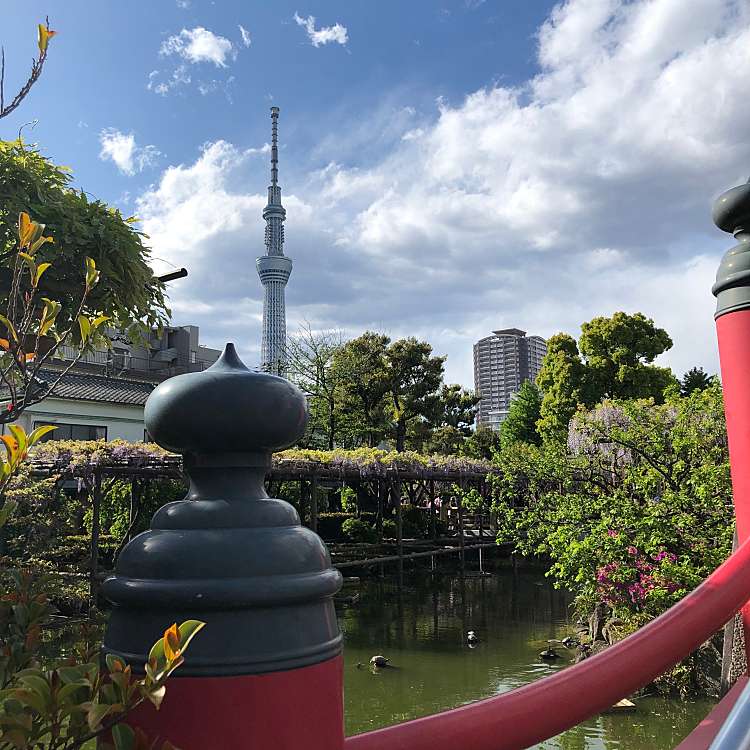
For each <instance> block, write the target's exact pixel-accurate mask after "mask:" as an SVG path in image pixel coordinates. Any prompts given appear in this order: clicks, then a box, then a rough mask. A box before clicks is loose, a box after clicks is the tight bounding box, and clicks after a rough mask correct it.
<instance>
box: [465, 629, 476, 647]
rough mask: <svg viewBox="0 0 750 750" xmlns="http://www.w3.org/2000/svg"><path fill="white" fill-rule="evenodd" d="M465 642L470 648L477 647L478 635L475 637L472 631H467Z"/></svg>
mask: <svg viewBox="0 0 750 750" xmlns="http://www.w3.org/2000/svg"><path fill="white" fill-rule="evenodd" d="M466 642H467V643H468V644H469V645H470V646H476V645H477V643H479V636H478V635H477V634H476V633H475V632H474V631H473V630H470V631H469V632H468V633H467V634H466Z"/></svg>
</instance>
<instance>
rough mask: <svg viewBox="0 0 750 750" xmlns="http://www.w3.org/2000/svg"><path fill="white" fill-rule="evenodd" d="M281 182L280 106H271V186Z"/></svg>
mask: <svg viewBox="0 0 750 750" xmlns="http://www.w3.org/2000/svg"><path fill="white" fill-rule="evenodd" d="M278 184H279V108H278V107H271V186H272V187H276V186H277V185H278Z"/></svg>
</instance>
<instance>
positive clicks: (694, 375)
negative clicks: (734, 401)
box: [680, 367, 716, 396]
mask: <svg viewBox="0 0 750 750" xmlns="http://www.w3.org/2000/svg"><path fill="white" fill-rule="evenodd" d="M715 381H716V376H715V375H709V374H708V373H707V372H706V371H705V370H704V369H703V368H702V367H692V368H691V369H689V370H688V371H687V372H686V373H685V374H684V375H683V376H682V380H681V381H680V393H681V394H682V395H683V396H689V395H690V394H691V393H692V392H693V391H703V390H705V389H706V388H708V387H709V386H710V385H711V384H712V383H714V382H715Z"/></svg>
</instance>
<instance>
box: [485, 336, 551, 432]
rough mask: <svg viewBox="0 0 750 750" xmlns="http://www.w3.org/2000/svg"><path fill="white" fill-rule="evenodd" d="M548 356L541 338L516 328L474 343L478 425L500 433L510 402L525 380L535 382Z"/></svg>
mask: <svg viewBox="0 0 750 750" xmlns="http://www.w3.org/2000/svg"><path fill="white" fill-rule="evenodd" d="M546 353H547V343H546V342H545V340H544V339H543V338H542V337H541V336H527V335H526V331H521V330H519V329H518V328H504V329H502V330H500V331H493V333H492V336H487V337H486V338H483V339H480V340H479V341H477V343H476V344H474V390H475V391H476V393H477V395H478V396H479V397H480V401H479V412H478V414H477V423H478V424H482V425H486V426H487V427H491V428H492V429H493V430H499V429H500V425H501V424H502V422H503V420H504V419H505V418H506V417H507V416H508V410H509V409H510V401H511V398H512V397H513V395H514V394H515V393H518V391H519V390H520V389H521V384H522V383H523V382H524V381H525V380H535V379H536V376H537V375H538V374H539V370H540V369H541V367H542V360H543V359H544V355H545V354H546Z"/></svg>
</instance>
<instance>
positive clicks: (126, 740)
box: [112, 724, 135, 750]
mask: <svg viewBox="0 0 750 750" xmlns="http://www.w3.org/2000/svg"><path fill="white" fill-rule="evenodd" d="M112 739H113V740H114V743H115V750H132V748H134V747H135V732H134V731H133V730H132V729H131V728H130V727H129V726H128V725H127V724H115V726H114V727H112Z"/></svg>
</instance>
